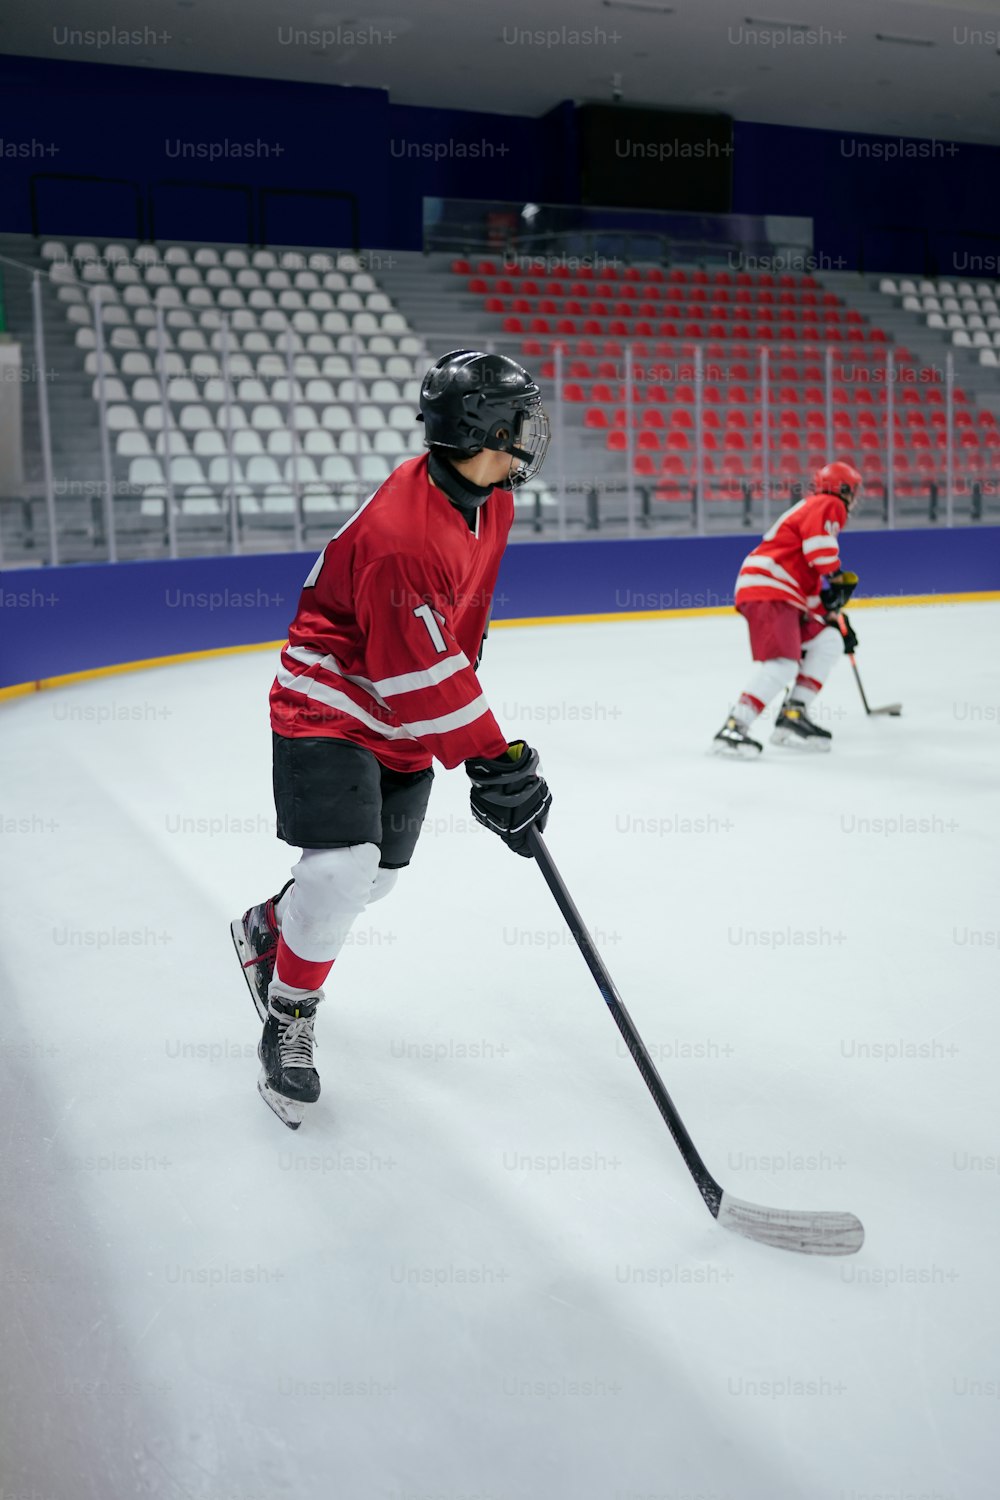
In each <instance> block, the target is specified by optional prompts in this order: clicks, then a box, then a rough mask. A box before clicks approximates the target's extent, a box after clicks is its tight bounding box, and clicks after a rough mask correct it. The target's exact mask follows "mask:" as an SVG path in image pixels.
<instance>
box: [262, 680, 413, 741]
mask: <svg viewBox="0 0 1000 1500" xmlns="http://www.w3.org/2000/svg"><path fill="white" fill-rule="evenodd" d="M277 676H278V681H279V683H280V684H281V686H282V687H283V688H287V689H288V690H289V692H292V693H299V694H301V696H302V697H303V698H315V699H317V700H318V701H319V702H320V703H325V704H326V706H327V707H328V708H335V709H337V711H338V712H339V713H343V714H346V715H347V716H348V718H351V719H357V721H358V723H359V724H363V725H364V726H365V728H366V729H372V730H374V731H375V733H376V734H380V735H382V737H383V738H384V739H387V740H410V739H413V735H412V734H411V733H410V730H409V729H408V728H407V727H406V726H405V725H403V726H402V727H401V728H396V727H395V726H394V725H392V724H383V723H381V722H380V720H378V719H373V718H372V716H371V714H368V713H365V711H364V709H363V708H361V707H360V706H359V705H358V704H357V703H355V702H354V701H353V699H351V698H348V696H347V694H346V693H340V692H338V691H337V689H336V688H332V687H328V686H327V685H326V683H325V682H319V681H317V679H316V678H315V677H309V676H307V674H306V673H305V672H302V673H295V672H289V670H288V668H287V667H285V666H282V665H281V663H280V662H279V663H278V673H277Z"/></svg>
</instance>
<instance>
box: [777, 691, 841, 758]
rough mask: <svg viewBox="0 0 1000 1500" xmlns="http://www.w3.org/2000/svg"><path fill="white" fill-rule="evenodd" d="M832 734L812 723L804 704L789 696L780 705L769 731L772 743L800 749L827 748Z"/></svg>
mask: <svg viewBox="0 0 1000 1500" xmlns="http://www.w3.org/2000/svg"><path fill="white" fill-rule="evenodd" d="M832 742H833V735H832V734H831V733H830V731H829V730H828V729H821V728H820V727H819V725H818V724H814V723H813V721H812V719H810V717H809V715H808V714H807V713H806V710H805V705H804V704H802V703H798V702H796V700H795V699H794V698H789V699H788V701H787V703H785V704H784V705H783V706H782V709H781V712H780V714H779V715H778V717H777V719H776V720H775V724H774V729H773V731H772V733H771V744H772V745H791V746H794V747H796V748H799V749H802V750H829V749H830V746H831V744H832Z"/></svg>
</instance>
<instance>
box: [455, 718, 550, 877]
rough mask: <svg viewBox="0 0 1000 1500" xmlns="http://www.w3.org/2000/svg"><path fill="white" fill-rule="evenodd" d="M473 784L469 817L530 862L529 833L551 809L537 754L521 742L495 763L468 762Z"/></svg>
mask: <svg viewBox="0 0 1000 1500" xmlns="http://www.w3.org/2000/svg"><path fill="white" fill-rule="evenodd" d="M465 769H466V770H467V771H468V773H469V776H470V778H471V780H472V791H471V793H470V802H471V804H472V816H473V817H474V818H475V819H476V822H477V823H482V825H483V827H484V828H489V829H490V830H491V832H493V833H498V834H499V835H500V837H501V838H502V839H503V841H504V843H505V844H506V845H507V848H508V849H513V851H514V853H515V854H522V855H524V857H525V859H530V858H531V850H530V849H529V848H528V847H527V835H528V829H529V828H530V827H531V826H532V825H534V826H535V827H536V828H537V829H538V831H539V833H541V832H542V830H543V828H544V827H545V823H546V820H547V818H548V816H549V808H550V807H551V806H552V793H551V792H550V791H549V789H548V786H547V785H546V783H545V782H544V781H543V780H542V778H541V776H539V774H538V751H537V750H532V749H530V748H529V746H527V745H526V744H525V743H524V741H523V740H515V741H514V742H513V744H511V745H508V746H507V754H506V755H501V756H498V758H497V759H496V760H467V761H466V762H465Z"/></svg>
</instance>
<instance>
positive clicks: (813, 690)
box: [792, 626, 844, 707]
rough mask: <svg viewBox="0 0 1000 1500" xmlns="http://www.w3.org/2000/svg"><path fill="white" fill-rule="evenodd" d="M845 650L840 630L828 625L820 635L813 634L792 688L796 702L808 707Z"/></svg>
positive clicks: (803, 654)
mask: <svg viewBox="0 0 1000 1500" xmlns="http://www.w3.org/2000/svg"><path fill="white" fill-rule="evenodd" d="M843 652H844V639H843V636H842V635H841V634H840V631H839V630H834V629H832V628H830V627H829V626H828V627H827V628H826V629H825V630H821V631H820V633H819V635H814V636H813V638H812V640H811V641H809V642H808V643H807V644H806V648H805V650H804V651H803V653H802V661H801V662H800V664H799V670H798V675H797V676H796V678H795V686H794V687H793V689H792V697H793V698H794V699H795V701H796V703H801V704H802V706H803V707H807V706H808V705H809V704H810V703H811V702H812V701H813V699H814V698H815V697H816V695H817V693H818V692H819V691H820V689H821V688H822V686H823V684H824V682H825V681H826V679H827V677H828V676H829V675H830V669H831V668H832V666H833V664H834V662H835V661H836V660H837V657H838V656H842V655H843Z"/></svg>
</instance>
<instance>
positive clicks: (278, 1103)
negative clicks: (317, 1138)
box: [257, 1072, 307, 1130]
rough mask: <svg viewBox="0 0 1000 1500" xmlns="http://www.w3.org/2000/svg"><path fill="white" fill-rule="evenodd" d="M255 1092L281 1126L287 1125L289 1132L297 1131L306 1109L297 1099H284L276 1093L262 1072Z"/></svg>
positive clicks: (282, 1095)
mask: <svg viewBox="0 0 1000 1500" xmlns="http://www.w3.org/2000/svg"><path fill="white" fill-rule="evenodd" d="M257 1092H258V1094H259V1095H260V1097H261V1098H262V1099H263V1101H264V1103H265V1104H266V1105H267V1107H268V1109H272V1110H273V1111H274V1113H275V1114H276V1115H277V1116H278V1119H279V1120H280V1121H281V1123H282V1125H287V1126H288V1128H289V1130H298V1128H299V1126H300V1125H301V1124H302V1121H303V1119H304V1118H305V1113H306V1108H307V1106H306V1105H305V1104H303V1103H302V1102H301V1101H300V1100H298V1099H286V1098H285V1096H284V1094H278V1093H276V1092H275V1091H274V1089H273V1088H271V1086H270V1084H269V1083H268V1081H267V1077H266V1075H265V1074H264V1073H263V1072H261V1075H260V1077H259V1078H258V1079H257Z"/></svg>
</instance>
